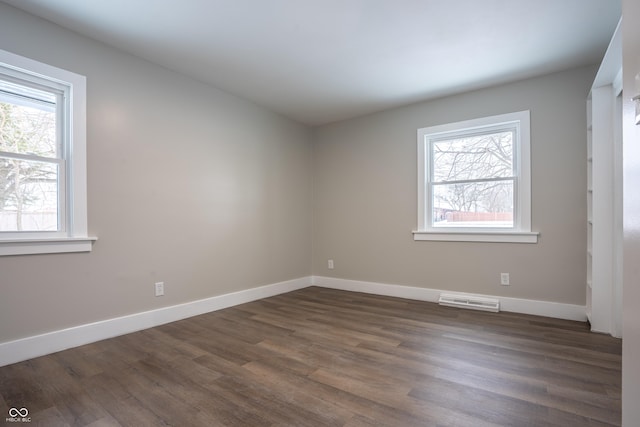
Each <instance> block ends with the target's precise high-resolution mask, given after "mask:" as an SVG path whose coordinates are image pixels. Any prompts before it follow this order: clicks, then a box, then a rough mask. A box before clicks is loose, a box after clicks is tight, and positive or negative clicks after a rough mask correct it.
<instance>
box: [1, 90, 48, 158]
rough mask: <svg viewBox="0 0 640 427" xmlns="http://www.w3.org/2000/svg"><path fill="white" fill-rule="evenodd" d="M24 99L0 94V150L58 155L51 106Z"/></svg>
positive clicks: (46, 155) (43, 155)
mask: <svg viewBox="0 0 640 427" xmlns="http://www.w3.org/2000/svg"><path fill="white" fill-rule="evenodd" d="M0 94H2V93H1V92H0ZM27 101H28V100H26V99H21V98H15V99H13V98H11V97H9V96H8V95H6V94H2V96H0V151H5V152H9V153H18V154H27V155H30V154H34V155H37V156H42V157H53V158H55V157H58V150H57V141H56V113H55V108H47V106H46V105H44V104H40V103H38V102H34V101H29V102H27ZM54 107H55V105H54Z"/></svg>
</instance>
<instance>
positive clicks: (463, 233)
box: [414, 111, 538, 243]
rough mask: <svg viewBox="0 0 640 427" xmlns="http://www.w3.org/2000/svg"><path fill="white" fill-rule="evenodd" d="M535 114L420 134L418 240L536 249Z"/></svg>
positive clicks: (495, 118) (472, 122)
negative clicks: (531, 133)
mask: <svg viewBox="0 0 640 427" xmlns="http://www.w3.org/2000/svg"><path fill="white" fill-rule="evenodd" d="M529 140H530V136H529V111H521V112H517V113H510V114H503V115H499V116H492V117H485V118H481V119H475V120H468V121H464V122H457V123H450V124H445V125H440V126H432V127H427V128H422V129H419V130H418V230H417V231H414V239H415V240H454V241H483V242H521V243H536V242H537V235H538V234H537V233H532V232H531V167H530V141H529Z"/></svg>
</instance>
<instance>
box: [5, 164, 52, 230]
mask: <svg viewBox="0 0 640 427" xmlns="http://www.w3.org/2000/svg"><path fill="white" fill-rule="evenodd" d="M57 229H58V166H57V165H56V164H53V163H45V162H36V161H26V160H17V159H9V158H2V157H0V231H56V230H57Z"/></svg>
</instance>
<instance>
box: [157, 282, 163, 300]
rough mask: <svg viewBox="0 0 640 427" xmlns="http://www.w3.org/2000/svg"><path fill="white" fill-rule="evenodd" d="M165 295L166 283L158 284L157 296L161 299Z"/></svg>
mask: <svg viewBox="0 0 640 427" xmlns="http://www.w3.org/2000/svg"><path fill="white" fill-rule="evenodd" d="M162 295H164V282H156V296H157V297H161V296H162Z"/></svg>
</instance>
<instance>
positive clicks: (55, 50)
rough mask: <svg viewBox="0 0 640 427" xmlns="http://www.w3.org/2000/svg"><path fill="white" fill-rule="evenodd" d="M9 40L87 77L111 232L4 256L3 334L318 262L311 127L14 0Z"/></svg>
mask: <svg viewBox="0 0 640 427" xmlns="http://www.w3.org/2000/svg"><path fill="white" fill-rule="evenodd" d="M0 40H1V45H0V48H2V49H4V50H8V51H10V52H13V53H16V54H19V55H23V56H27V57H30V58H32V59H35V60H39V61H42V62H46V63H49V64H51V65H55V66H57V67H60V68H65V69H68V70H70V71H73V72H76V73H79V74H83V75H86V76H87V93H88V107H87V114H88V123H87V127H88V134H87V150H88V159H87V167H88V195H89V205H88V216H89V231H90V234H91V235H95V236H97V237H98V238H99V240H98V241H97V243H96V244H95V245H94V249H93V252H91V253H85V254H60V255H33V256H14V257H2V258H0V342H5V341H10V340H14V339H18V338H22V337H26V336H31V335H35V334H39V333H43V332H47V331H53V330H58V329H62V328H66V327H70V326H75V325H80V324H84V323H88V322H93V321H98V320H102V319H108V318H113V317H117V316H121V315H126V314H130V313H137V312H141V311H145V310H150V309H154V308H158V307H161V306H168V305H173V304H177V303H182V302H187V301H193V300H197V299H201V298H206V297H211V296H215V295H220V294H225V293H228V292H232V291H238V290H242V289H247V288H251V287H255V286H258V285H264V284H270V283H276V282H280V281H284V280H288V279H294V278H299V277H304V276H308V275H309V274H310V272H311V217H312V216H311V189H312V188H311V174H310V172H309V171H310V168H311V166H312V158H311V156H312V142H311V137H312V135H311V131H310V130H309V129H308V128H307V127H304V126H302V125H299V124H296V123H294V122H292V121H290V120H287V119H284V118H282V117H280V116H278V115H276V114H274V113H272V112H269V111H267V110H265V109H263V108H260V107H258V106H255V105H253V104H251V103H249V102H247V101H244V100H242V99H239V98H237V97H235V96H232V95H229V94H227V93H224V92H221V91H218V90H216V89H213V88H211V87H209V86H205V85H203V84H200V83H197V82H195V81H193V80H189V79H187V78H185V77H182V76H180V75H178V74H176V73H173V72H171V71H168V70H166V69H163V68H160V67H158V66H156V65H153V64H150V63H148V62H145V61H143V60H140V59H138V58H135V57H133V56H130V55H127V54H124V53H121V52H119V51H117V50H114V49H112V48H109V47H107V46H105V45H103V44H100V43H97V42H94V41H92V40H90V39H87V38H85V37H82V36H79V35H77V34H74V33H72V32H70V31H67V30H64V29H62V28H60V27H58V26H55V25H52V24H50V23H48V22H46V21H43V20H40V19H37V18H35V17H33V16H30V15H27V14H24V13H22V12H19V11H18V10H16V9H14V8H11V7H9V6H7V5H5V4H3V3H0ZM156 281H164V282H165V293H166V295H165V296H164V297H162V298H156V297H154V296H153V295H154V294H153V292H154V286H153V284H154V282H156Z"/></svg>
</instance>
